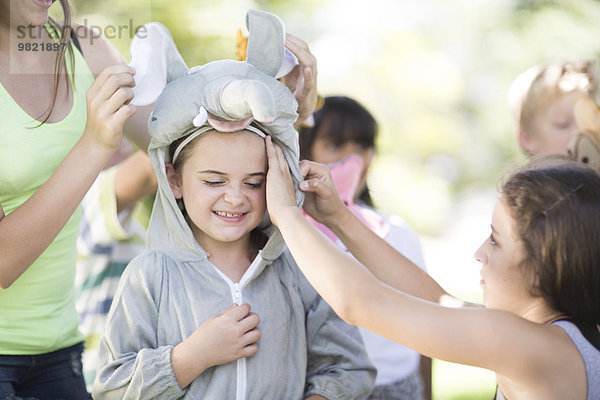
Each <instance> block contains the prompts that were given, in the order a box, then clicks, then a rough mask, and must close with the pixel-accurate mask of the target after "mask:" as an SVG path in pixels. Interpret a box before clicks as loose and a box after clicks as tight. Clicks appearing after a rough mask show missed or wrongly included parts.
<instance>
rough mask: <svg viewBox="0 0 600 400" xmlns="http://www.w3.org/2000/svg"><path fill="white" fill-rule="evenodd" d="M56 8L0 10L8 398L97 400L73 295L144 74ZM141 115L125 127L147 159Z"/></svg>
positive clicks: (1, 236)
mask: <svg viewBox="0 0 600 400" xmlns="http://www.w3.org/2000/svg"><path fill="white" fill-rule="evenodd" d="M53 2H54V1H53V0H19V1H12V0H0V83H1V85H0V120H2V125H1V127H0V398H6V397H11V396H19V397H34V398H39V399H43V398H52V399H54V398H64V399H71V398H73V399H81V398H86V397H89V394H87V392H86V391H85V385H84V382H83V378H82V374H81V362H80V354H81V350H82V340H83V338H82V336H81V334H80V333H79V332H78V329H77V325H78V315H77V313H76V311H75V306H74V293H73V291H74V290H73V287H74V284H73V277H74V273H75V261H76V247H75V243H76V239H77V234H78V226H79V218H80V213H79V210H78V207H79V203H80V201H81V199H82V198H83V196H84V195H85V193H86V192H87V190H88V189H89V187H90V186H91V184H92V183H93V181H94V179H95V178H96V176H97V175H98V173H99V172H100V171H101V170H102V168H103V167H104V166H105V165H106V163H107V161H108V160H109V158H110V157H111V155H112V154H113V153H114V152H115V150H116V149H117V148H118V147H119V145H120V143H121V140H122V132H123V126H124V124H125V121H126V120H128V119H129V117H131V116H132V115H133V114H134V112H135V107H133V106H132V105H129V104H128V103H129V101H130V100H131V98H132V96H133V92H132V86H133V85H134V79H133V75H134V73H135V71H133V69H132V68H130V67H129V66H127V65H126V64H125V63H124V60H123V59H122V58H121V57H120V55H119V53H118V52H117V51H116V50H115V49H114V47H112V46H111V45H110V44H109V43H108V42H107V41H106V40H104V39H102V38H98V37H94V38H93V39H94V40H89V38H92V33H91V31H90V30H89V29H88V28H85V27H83V26H78V25H71V23H70V8H69V4H68V0H60V1H58V2H57V3H60V7H62V9H63V13H64V17H65V18H64V22H55V21H53V20H51V19H50V18H49V16H48V9H49V8H50V7H51V6H52V4H53ZM55 7H56V6H55ZM77 38H79V40H76V42H79V43H78V44H79V46H78V47H77V48H75V46H73V39H77ZM86 39H87V40H86ZM41 48H43V49H44V51H39V49H41ZM46 50H49V51H46ZM84 55H85V57H84ZM76 70H77V73H75V71H76ZM86 91H87V94H86ZM144 111H145V112H144V113H138V114H145V115H139V116H138V117H139V118H138V119H137V120H136V119H133V118H132V119H130V120H129V121H128V125H129V126H128V127H127V131H129V132H132V133H133V135H132V137H131V139H132V140H133V141H134V142H135V143H136V144H137V145H138V146H140V147H142V148H146V147H147V144H148V136H147V130H146V127H145V122H146V121H147V110H144Z"/></svg>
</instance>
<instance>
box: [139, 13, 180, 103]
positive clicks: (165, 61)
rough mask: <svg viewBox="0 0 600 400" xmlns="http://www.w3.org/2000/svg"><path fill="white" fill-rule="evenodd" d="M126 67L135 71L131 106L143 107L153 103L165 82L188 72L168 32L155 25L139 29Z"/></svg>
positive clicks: (161, 26)
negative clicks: (128, 66) (130, 67)
mask: <svg viewBox="0 0 600 400" xmlns="http://www.w3.org/2000/svg"><path fill="white" fill-rule="evenodd" d="M129 59H130V62H129V65H130V66H132V67H133V68H135V70H136V74H135V77H134V78H135V87H134V88H133V93H134V97H133V100H132V101H131V104H133V105H136V106H144V105H148V104H152V103H154V102H155V101H156V99H157V98H158V96H159V95H160V93H161V92H162V90H163V89H164V88H165V86H166V85H167V83H169V82H170V81H172V80H173V79H174V78H175V77H177V76H179V75H180V74H182V73H184V72H186V71H187V66H186V65H185V62H184V61H183V58H182V57H181V55H180V54H179V52H178V51H177V48H176V47H175V43H174V42H173V38H172V37H171V34H170V33H169V31H168V29H167V28H165V27H164V26H163V25H162V24H160V23H158V22H150V23H147V24H145V25H144V26H142V27H141V28H140V29H139V30H138V32H137V33H136V34H135V37H134V38H133V40H132V41H131V45H130V48H129Z"/></svg>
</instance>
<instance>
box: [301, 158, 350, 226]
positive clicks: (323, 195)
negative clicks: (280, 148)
mask: <svg viewBox="0 0 600 400" xmlns="http://www.w3.org/2000/svg"><path fill="white" fill-rule="evenodd" d="M300 172H301V173H302V176H304V179H305V180H304V182H301V183H300V190H302V191H303V192H305V194H306V195H305V197H304V206H303V209H304V211H306V213H307V214H308V215H310V216H311V217H313V218H314V219H315V220H317V221H319V222H321V223H323V224H325V225H327V226H332V225H333V224H334V223H335V222H339V221H341V220H342V218H341V216H342V215H343V212H345V211H348V208H347V207H346V205H345V204H344V202H343V201H342V199H340V196H339V194H338V192H337V189H336V187H335V183H334V182H333V178H332V177H331V174H330V172H329V168H328V167H327V166H326V165H323V164H319V163H316V162H313V161H308V160H302V161H300Z"/></svg>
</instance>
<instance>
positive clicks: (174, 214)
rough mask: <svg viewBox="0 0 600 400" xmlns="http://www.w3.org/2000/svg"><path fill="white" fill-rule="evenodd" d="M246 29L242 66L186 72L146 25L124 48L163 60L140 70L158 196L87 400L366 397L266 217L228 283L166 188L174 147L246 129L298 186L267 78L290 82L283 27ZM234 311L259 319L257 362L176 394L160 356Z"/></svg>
mask: <svg viewBox="0 0 600 400" xmlns="http://www.w3.org/2000/svg"><path fill="white" fill-rule="evenodd" d="M247 24H248V29H249V32H250V36H249V43H248V62H237V61H230V60H223V61H216V62H212V63H209V64H206V65H204V66H202V67H195V68H192V69H191V70H188V69H187V67H186V66H185V63H183V60H182V59H181V57H180V56H179V53H178V52H177V50H176V48H175V46H174V44H173V42H172V39H171V37H170V35H169V33H168V31H167V30H166V29H165V28H164V27H163V26H162V25H159V24H156V23H152V24H149V25H147V26H146V32H145V33H146V34H147V37H146V39H151V40H150V41H148V42H146V43H144V44H143V45H142V46H141V47H142V50H139V47H138V48H135V46H139V45H140V44H139V43H138V44H137V45H136V44H134V43H132V59H133V60H136V57H137V56H136V54H142V56H143V57H146V58H152V57H153V51H154V52H156V51H158V50H157V49H162V51H161V52H160V53H161V54H162V55H163V56H164V58H159V59H155V60H154V61H151V63H152V65H151V66H150V68H153V67H154V66H159V67H160V66H162V67H163V72H164V76H166V77H167V78H166V79H165V81H166V82H165V83H168V84H167V85H166V87H165V88H164V90H162V93H161V94H160V97H159V98H158V100H157V101H156V106H155V110H154V112H153V114H152V116H151V117H150V122H149V129H150V133H151V136H152V142H151V144H150V148H149V154H150V157H151V159H152V162H153V164H154V168H155V170H156V172H157V177H158V184H159V187H158V192H157V195H156V200H155V204H154V210H153V212H152V218H151V221H150V226H149V229H148V246H149V249H148V250H147V251H146V252H144V253H143V254H141V255H140V256H138V257H136V258H135V259H133V260H132V261H131V263H130V264H129V266H128V267H127V269H126V270H125V272H124V274H123V276H122V278H121V281H120V284H119V288H118V291H117V293H116V296H115V299H114V302H113V304H112V308H111V310H110V313H109V316H108V324H107V327H106V330H105V333H104V335H103V337H102V339H101V341H100V346H99V355H98V360H99V363H98V374H97V377H96V381H95V383H94V389H93V394H94V397H95V398H102V399H104V398H106V399H157V398H159V399H179V398H189V399H257V400H258V399H261V400H262V399H303V398H305V397H307V396H310V395H313V394H318V395H321V396H323V397H325V398H327V399H354V398H366V397H367V395H368V393H369V392H370V390H371V388H372V385H373V383H374V379H375V369H374V368H373V366H372V365H371V364H370V362H369V360H368V357H367V355H366V352H365V350H364V347H363V344H362V340H361V339H360V335H359V333H358V331H357V329H356V328H355V327H353V326H350V325H348V324H346V323H345V322H343V321H342V320H340V319H339V318H338V317H337V316H336V315H335V313H334V312H333V311H332V310H331V308H330V307H329V306H328V305H327V303H325V301H323V300H322V299H321V298H320V296H319V295H318V294H317V293H316V291H315V290H314V289H313V288H312V286H311V285H310V284H309V283H308V281H307V280H306V279H305V278H304V276H303V275H302V273H301V272H300V270H299V269H298V268H297V266H296V264H295V262H294V260H293V259H292V257H291V255H290V253H289V252H288V250H287V249H286V247H285V243H284V242H283V240H282V237H281V234H280V233H279V231H278V230H277V228H275V227H274V226H273V225H271V223H270V221H269V219H268V216H265V218H264V219H263V221H262V223H261V225H260V226H261V227H263V229H264V230H265V232H266V233H267V234H268V237H269V238H268V241H267V243H266V245H265V246H264V248H263V249H262V250H261V251H260V252H259V254H258V256H257V257H256V258H255V259H254V261H253V262H252V264H251V265H250V267H249V268H248V270H247V271H246V272H245V274H244V275H243V277H242V278H241V280H240V282H238V283H234V282H232V281H231V280H230V279H229V278H228V277H227V276H226V275H224V274H223V273H222V272H221V271H220V270H219V269H218V268H216V267H215V266H214V265H213V264H212V263H211V262H210V261H209V259H208V256H207V254H206V252H205V251H204V250H203V249H202V248H201V246H200V245H199V244H198V243H197V242H196V240H195V239H194V237H193V235H192V232H191V229H190V227H189V226H188V224H187V222H186V220H185V218H184V216H183V214H182V213H181V211H180V209H179V207H178V205H177V202H176V200H175V198H174V196H173V194H172V192H171V189H170V187H169V184H168V181H167V178H166V173H165V162H166V161H170V160H169V157H170V156H169V154H168V150H169V145H170V144H171V143H172V142H173V141H174V140H177V139H178V138H180V137H183V136H186V135H189V134H191V133H193V132H197V131H198V129H200V130H205V129H207V127H208V126H210V127H213V128H215V129H217V130H219V131H222V132H229V131H236V130H239V129H243V128H244V127H245V126H247V125H248V124H250V122H253V124H256V125H258V126H259V127H260V128H261V129H262V130H263V131H264V132H267V133H268V134H269V135H271V136H272V137H273V139H274V141H275V142H276V143H278V144H279V145H280V146H281V147H282V149H283V150H284V154H285V157H286V160H287V161H288V164H289V165H290V169H291V171H292V175H293V178H294V181H295V184H296V185H297V183H298V181H299V180H300V179H301V176H300V171H299V167H298V139H297V133H296V131H295V130H294V128H293V122H294V121H295V119H296V117H297V114H296V108H297V104H296V101H295V99H294V97H293V95H292V94H291V92H290V91H289V90H288V89H287V88H286V87H285V86H284V85H283V84H281V83H280V82H279V81H278V80H277V79H275V77H276V76H277V73H278V71H279V73H280V74H285V73H287V71H289V68H281V65H282V64H285V62H284V60H285V59H286V58H285V57H284V56H283V54H284V50H283V49H284V47H283V43H284V41H283V39H284V35H285V33H284V31H283V25H282V23H281V21H280V20H279V19H278V18H277V17H276V16H274V15H272V14H268V13H263V12H257V11H250V12H249V13H248V17H247ZM134 42H135V40H134ZM144 46H146V50H149V51H146V50H144ZM144 51H146V53H144ZM144 54H145V55H144ZM165 66H166V67H165ZM147 68H148V67H147V65H143V64H142V65H139V64H138V65H136V69H137V71H138V74H137V75H138V76H137V77H136V79H139V80H141V81H142V82H143V80H144V79H146V78H145V75H144V73H142V74H140V72H144V71H145V69H147ZM154 80H155V79H153V81H154ZM147 87H148V86H147V85H145V84H141V83H140V81H138V87H137V89H136V90H137V93H136V100H138V104H139V103H141V102H151V101H153V97H155V95H153V94H152V93H150V92H152V91H154V92H155V93H159V92H160V89H162V88H159V89H156V88H154V89H152V88H151V89H150V90H147V91H145V92H144V90H145V88H147ZM139 99H142V100H139ZM144 99H145V100H144ZM192 121H193V122H192ZM296 198H297V201H298V204H299V205H300V204H301V202H302V200H303V197H302V193H301V192H299V191H296ZM234 302H235V303H242V302H247V303H249V304H250V305H251V307H252V311H254V312H256V313H257V314H258V315H259V317H260V319H261V322H260V324H259V326H258V327H259V329H260V332H261V338H260V340H259V342H258V345H259V350H258V353H257V354H255V355H253V356H251V357H247V358H243V359H240V360H237V361H233V362H230V363H228V364H224V365H218V366H215V367H212V368H209V369H207V370H206V371H204V372H203V373H202V374H201V375H200V376H198V377H197V378H196V379H195V380H194V381H193V382H192V383H191V384H190V385H189V386H188V387H187V388H186V389H184V390H182V389H180V388H179V385H178V384H177V382H176V379H175V376H174V374H173V369H172V366H171V350H172V349H173V347H174V346H175V345H177V344H178V343H180V342H182V341H183V340H184V339H186V338H187V337H188V336H190V335H191V334H192V333H193V332H194V331H195V330H196V329H197V328H198V327H199V326H200V325H201V324H202V323H203V322H205V321H206V320H208V319H209V318H211V317H212V316H214V315H215V314H216V313H218V312H220V311H222V310H224V309H226V308H228V307H229V306H230V305H231V304H232V303H234Z"/></svg>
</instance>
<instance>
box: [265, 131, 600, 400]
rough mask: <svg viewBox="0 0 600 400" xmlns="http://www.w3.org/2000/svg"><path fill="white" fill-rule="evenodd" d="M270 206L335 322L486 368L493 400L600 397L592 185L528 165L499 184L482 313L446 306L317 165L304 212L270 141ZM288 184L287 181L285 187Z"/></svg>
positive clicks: (598, 230)
mask: <svg viewBox="0 0 600 400" xmlns="http://www.w3.org/2000/svg"><path fill="white" fill-rule="evenodd" d="M267 152H268V158H269V173H268V175H267V204H268V209H269V215H270V217H271V220H272V221H273V222H274V223H275V224H276V225H277V226H278V227H279V229H280V230H281V232H282V234H283V237H284V239H285V241H286V243H287V244H288V247H289V249H290V251H291V252H292V255H293V256H294V258H295V260H296V261H297V263H298V265H299V267H300V269H301V270H302V271H303V273H304V274H305V275H306V277H307V278H308V280H309V281H310V282H311V283H312V284H313V286H314V287H315V288H316V289H317V291H318V292H319V293H320V294H321V295H322V296H323V298H324V299H325V300H326V301H327V302H328V303H329V304H330V305H331V307H332V308H333V309H334V310H335V311H336V312H337V313H338V315H339V316H340V317H341V318H342V319H344V320H346V321H348V322H349V323H351V324H355V325H360V326H363V327H365V328H367V329H370V330H372V331H374V332H377V333H379V334H381V335H382V336H385V337H387V338H389V339H391V340H394V341H397V342H399V343H402V344H405V345H406V346H409V347H411V348H413V349H415V350H417V351H419V352H421V353H423V354H426V355H428V356H430V357H434V358H439V359H442V360H447V361H451V362H455V363H461V364H467V365H472V366H477V367H482V368H487V369H490V370H492V371H494V372H496V376H497V378H498V394H497V398H499V399H503V398H507V399H510V400H515V399H567V398H568V399H581V400H584V399H587V400H593V399H598V398H600V367H599V366H600V331H599V323H600V307H599V306H598V292H599V291H600V268H598V260H599V259H600V247H599V246H598V245H597V240H598V237H599V236H600V175H598V173H597V172H596V171H594V170H592V169H589V168H585V167H582V166H579V165H577V164H575V163H569V162H566V161H564V162H562V163H560V164H559V165H558V164H557V165H553V164H552V163H549V162H547V163H546V164H545V165H533V166H528V167H527V168H525V169H523V170H521V171H518V172H516V173H515V174H513V175H512V176H511V177H510V178H509V179H508V180H507V181H506V183H505V184H504V185H503V187H502V194H501V196H500V198H499V200H498V202H497V203H496V207H495V209H494V212H493V216H492V224H491V231H492V233H491V235H490V237H489V238H488V239H486V240H485V242H484V243H483V244H482V245H481V247H480V248H479V249H478V250H477V252H476V253H475V257H476V258H477V260H478V261H480V262H481V264H482V269H481V277H482V280H481V285H482V287H483V291H484V294H483V296H484V305H485V307H480V306H474V305H472V304H465V303H463V302H461V301H459V300H458V299H455V298H452V297H451V296H450V295H448V293H446V292H445V291H444V290H443V289H442V288H441V287H440V286H439V285H438V284H437V282H435V281H434V280H433V279H432V278H431V277H429V276H427V274H425V273H424V272H423V271H422V270H421V269H419V268H418V267H416V266H415V265H414V264H412V263H411V262H410V261H408V260H407V259H406V258H405V257H404V256H402V255H401V254H400V253H398V252H396V251H395V250H394V249H393V248H391V247H390V246H389V245H388V244H387V243H386V242H385V241H383V240H381V239H380V238H379V237H378V236H376V235H374V234H373V233H372V232H371V231H370V230H369V229H367V228H366V227H365V226H364V225H363V224H362V223H361V222H360V221H359V220H358V219H357V218H356V217H355V216H354V215H353V214H352V213H351V212H349V211H348V210H347V208H345V207H343V206H342V205H341V204H340V203H341V201H340V200H339V197H338V196H337V193H336V192H335V187H334V186H333V185H332V183H331V177H330V176H329V174H328V170H327V168H326V167H325V166H322V165H318V164H315V163H311V162H304V163H303V166H302V170H303V175H304V176H306V178H307V181H304V182H302V183H300V188H301V189H302V190H304V191H305V192H307V196H306V201H305V203H304V208H305V210H306V211H307V212H308V213H309V214H310V215H312V216H313V217H314V218H315V219H317V220H319V221H321V222H323V223H325V224H327V225H328V226H329V227H330V228H331V229H332V231H333V232H334V233H335V234H336V235H337V236H338V237H339V238H341V239H342V240H343V241H344V244H346V246H347V247H348V249H350V250H351V252H352V254H353V255H354V256H355V257H356V259H354V258H352V257H349V256H348V255H347V254H345V253H343V252H342V251H341V250H340V249H339V248H338V247H336V246H335V245H334V244H333V243H331V242H330V241H327V240H323V238H322V235H320V234H319V233H318V231H317V230H316V229H315V228H314V227H313V226H312V225H310V223H309V222H308V221H307V220H306V219H305V218H304V217H303V215H302V214H301V213H300V211H299V210H298V208H297V207H295V203H294V197H293V191H292V189H293V188H292V186H291V185H290V178H289V171H288V170H287V167H286V166H285V165H284V162H283V156H282V153H281V150H280V149H279V148H275V147H274V145H272V143H271V142H267ZM286 175H288V176H286Z"/></svg>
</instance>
